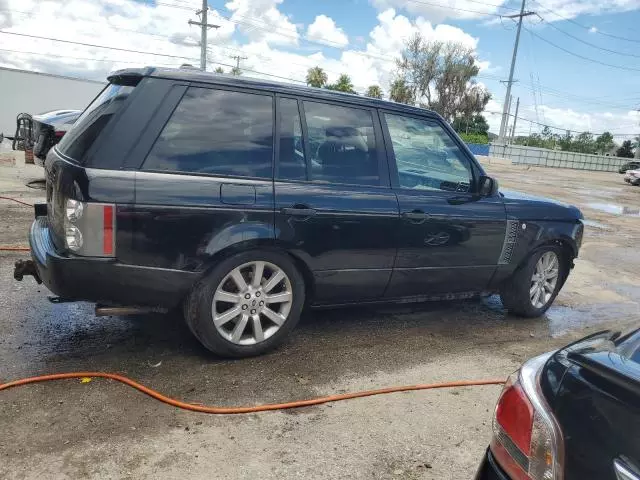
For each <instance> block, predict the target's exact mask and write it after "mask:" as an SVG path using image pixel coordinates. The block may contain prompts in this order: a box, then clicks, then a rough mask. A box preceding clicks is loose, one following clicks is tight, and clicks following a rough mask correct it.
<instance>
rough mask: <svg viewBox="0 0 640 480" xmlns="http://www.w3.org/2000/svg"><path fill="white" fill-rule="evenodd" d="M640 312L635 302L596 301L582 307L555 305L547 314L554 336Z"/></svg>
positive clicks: (639, 306)
mask: <svg viewBox="0 0 640 480" xmlns="http://www.w3.org/2000/svg"><path fill="white" fill-rule="evenodd" d="M639 314H640V305H638V304H637V303H635V302H624V303H595V304H591V305H582V306H580V307H566V306H563V305H554V306H552V307H551V308H550V309H549V310H547V313H546V314H545V317H546V318H547V320H549V331H550V333H551V336H552V337H559V336H561V335H564V334H565V333H567V332H569V331H571V330H576V329H580V328H584V327H589V326H594V325H598V324H600V323H606V322H608V321H612V320H619V319H622V318H624V317H628V316H634V315H635V316H637V315H639Z"/></svg>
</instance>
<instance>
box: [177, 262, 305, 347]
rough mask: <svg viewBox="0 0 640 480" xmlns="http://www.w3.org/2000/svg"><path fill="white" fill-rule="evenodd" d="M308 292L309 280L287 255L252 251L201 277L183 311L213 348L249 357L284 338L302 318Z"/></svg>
mask: <svg viewBox="0 0 640 480" xmlns="http://www.w3.org/2000/svg"><path fill="white" fill-rule="evenodd" d="M258 277H259V278H258ZM304 295H305V288H304V279H303V277H302V275H301V274H300V272H298V270H297V269H296V267H295V265H294V263H293V261H292V260H291V259H290V258H289V257H288V256H287V255H285V254H282V253H278V252H271V251H266V250H253V251H249V252H243V253H239V254H237V255H234V256H232V257H229V258H227V259H225V260H223V261H221V262H220V264H219V265H217V266H216V267H215V268H214V269H213V270H212V271H211V273H209V275H207V276H206V277H205V278H204V279H203V280H202V281H201V282H199V283H198V285H196V287H195V288H194V289H193V291H192V292H191V294H189V296H188V298H187V300H186V301H185V305H184V316H185V320H186V323H187V325H188V326H189V329H190V330H191V332H192V333H193V334H194V335H195V337H196V338H197V339H198V340H200V342H201V343H202V344H203V345H204V346H205V347H206V348H207V349H208V350H210V351H211V352H213V353H215V354H217V355H220V356H224V357H234V358H241V357H250V356H255V355H260V354H262V353H264V352H266V351H268V350H271V349H273V348H275V347H276V346H278V345H279V344H280V343H282V341H283V340H284V339H285V337H286V336H287V335H288V334H289V333H290V332H291V330H293V328H294V327H295V326H296V324H297V323H298V320H299V319H300V312H301V311H302V306H303V305H304Z"/></svg>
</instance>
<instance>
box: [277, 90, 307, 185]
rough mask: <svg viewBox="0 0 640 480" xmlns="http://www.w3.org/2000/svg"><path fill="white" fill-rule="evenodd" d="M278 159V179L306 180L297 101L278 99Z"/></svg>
mask: <svg viewBox="0 0 640 480" xmlns="http://www.w3.org/2000/svg"><path fill="white" fill-rule="evenodd" d="M279 128H280V155H279V156H280V159H279V165H278V178H282V179H285V180H306V179H307V164H306V162H305V157H304V145H303V143H302V126H301V124H300V112H298V101H297V100H292V99H290V98H281V99H280V126H279Z"/></svg>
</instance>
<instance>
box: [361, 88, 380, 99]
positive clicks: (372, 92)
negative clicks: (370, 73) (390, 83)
mask: <svg viewBox="0 0 640 480" xmlns="http://www.w3.org/2000/svg"><path fill="white" fill-rule="evenodd" d="M365 95H366V96H367V97H371V98H382V89H381V88H380V87H379V86H378V85H371V86H370V87H369V88H367V91H366V93H365Z"/></svg>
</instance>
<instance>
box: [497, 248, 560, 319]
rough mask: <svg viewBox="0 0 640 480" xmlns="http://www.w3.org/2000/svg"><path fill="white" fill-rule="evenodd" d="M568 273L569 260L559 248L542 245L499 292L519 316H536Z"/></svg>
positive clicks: (513, 312)
mask: <svg viewBox="0 0 640 480" xmlns="http://www.w3.org/2000/svg"><path fill="white" fill-rule="evenodd" d="M567 274H568V262H567V261H566V259H565V258H564V256H563V251H562V249H560V248H558V247H556V246H548V247H543V248H541V249H539V250H537V251H536V252H534V253H533V254H531V255H530V256H529V258H528V259H527V261H526V262H525V263H524V264H523V265H522V266H521V267H520V268H518V270H516V272H515V273H514V274H513V275H512V276H511V277H510V278H509V279H508V280H507V281H506V282H505V284H504V285H503V287H502V290H501V292H500V297H501V298H502V304H503V305H504V306H505V307H506V308H507V310H508V311H509V313H512V314H515V315H518V316H521V317H530V318H531V317H539V316H541V315H542V314H544V313H545V312H546V311H547V310H548V308H549V307H550V306H551V304H552V303H553V301H554V300H555V298H556V296H557V295H558V293H559V292H560V289H561V288H562V285H563V284H564V281H565V280H566V278H567Z"/></svg>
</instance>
